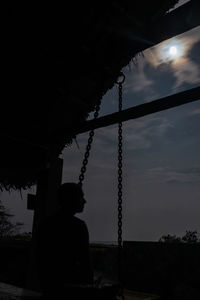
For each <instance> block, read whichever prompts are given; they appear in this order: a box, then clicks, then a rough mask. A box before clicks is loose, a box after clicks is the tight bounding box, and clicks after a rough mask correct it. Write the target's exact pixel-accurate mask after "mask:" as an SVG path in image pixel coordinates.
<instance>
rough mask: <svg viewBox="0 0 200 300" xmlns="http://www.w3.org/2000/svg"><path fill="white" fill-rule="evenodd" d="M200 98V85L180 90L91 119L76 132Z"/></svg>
mask: <svg viewBox="0 0 200 300" xmlns="http://www.w3.org/2000/svg"><path fill="white" fill-rule="evenodd" d="M197 100H200V87H196V88H193V89H190V90H187V91H184V92H180V93H177V94H174V95H171V96H167V97H164V98H160V99H158V100H154V101H152V102H148V103H144V104H141V105H138V106H134V107H131V108H128V109H125V110H123V111H122V112H121V113H119V112H116V113H113V114H110V115H107V116H104V117H100V118H98V119H96V120H90V121H86V122H85V123H83V125H82V126H81V128H79V129H78V130H77V131H76V132H75V134H80V133H84V132H87V131H89V130H91V129H97V128H102V127H106V126H110V125H113V124H116V123H118V122H119V121H122V122H124V121H128V120H131V119H137V118H141V117H144V116H147V115H150V114H153V113H156V112H159V111H163V110H166V109H169V108H173V107H176V106H179V105H183V104H186V103H190V102H194V101H197Z"/></svg>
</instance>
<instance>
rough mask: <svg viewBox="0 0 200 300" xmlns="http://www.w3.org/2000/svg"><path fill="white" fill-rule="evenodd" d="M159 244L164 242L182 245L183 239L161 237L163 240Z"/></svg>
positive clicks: (169, 236)
mask: <svg viewBox="0 0 200 300" xmlns="http://www.w3.org/2000/svg"><path fill="white" fill-rule="evenodd" d="M159 242H164V243H180V242H181V238H180V237H177V236H176V235H170V234H167V235H163V236H161V238H160V239H159Z"/></svg>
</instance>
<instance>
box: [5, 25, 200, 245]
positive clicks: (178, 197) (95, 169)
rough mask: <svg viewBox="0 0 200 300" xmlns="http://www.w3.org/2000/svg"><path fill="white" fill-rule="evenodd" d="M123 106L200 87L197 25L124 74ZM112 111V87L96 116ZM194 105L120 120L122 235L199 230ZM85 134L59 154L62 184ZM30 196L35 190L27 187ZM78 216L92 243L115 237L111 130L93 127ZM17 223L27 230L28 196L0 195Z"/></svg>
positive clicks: (72, 171)
mask: <svg viewBox="0 0 200 300" xmlns="http://www.w3.org/2000/svg"><path fill="white" fill-rule="evenodd" d="M123 71H124V73H125V75H126V81H125V84H124V100H123V108H124V109H125V108H128V107H132V106H135V105H138V104H140V103H144V102H148V101H151V100H156V99H158V98H160V97H162V96H166V95H170V94H174V93H176V92H179V91H183V90H186V89H190V88H192V87H195V86H198V85H199V84H200V27H197V28H195V29H193V30H191V31H189V32H187V33H185V34H183V35H180V36H177V37H175V38H173V39H170V40H168V41H165V42H163V43H161V44H159V45H157V46H155V47H152V48H151V49H148V50H146V51H144V52H143V54H141V55H139V56H137V58H136V60H134V62H132V63H131V64H130V65H129V66H128V67H126V68H125V69H124V70H123ZM115 111H117V87H114V88H113V89H112V90H110V91H109V92H108V93H107V94H106V95H105V96H104V98H103V100H102V107H101V115H105V114H108V113H112V112H115ZM199 132H200V101H197V102H196V103H191V104H186V105H183V106H180V107H177V108H173V109H170V110H167V111H164V112H160V113H156V114H152V115H149V116H145V117H143V118H140V119H137V120H131V121H127V122H124V123H123V134H124V145H123V147H124V148H123V151H124V152H123V158H124V163H123V186H124V200H123V201H124V203H123V237H124V240H158V239H159V237H160V236H162V235H163V234H168V233H170V234H176V235H183V234H184V232H185V230H197V231H198V232H199V233H200V222H199V213H200V155H199V153H200V138H199ZM87 136H88V134H87V133H86V134H81V135H79V136H78V137H77V142H78V145H79V148H80V149H79V148H78V147H77V145H76V143H75V142H74V143H73V144H72V146H71V147H70V148H66V149H65V150H64V151H63V154H62V158H63V159H64V170H63V182H65V181H76V182H77V180H78V175H79V171H80V167H81V161H82V158H83V154H84V149H85V145H86V142H87ZM32 191H34V188H33V189H32ZM84 191H85V196H86V199H87V204H86V208H85V212H84V213H83V214H82V215H80V218H82V219H84V220H85V221H86V222H87V224H88V228H89V231H90V240H91V241H115V240H116V239H117V126H109V127H106V128H103V129H98V130H96V133H95V139H94V143H93V148H92V152H91V157H90V161H89V165H88V171H87V174H86V179H85V182H84ZM1 198H2V199H3V201H4V204H5V205H6V206H7V207H8V208H9V209H11V212H13V213H15V216H16V217H15V219H16V220H18V221H22V222H24V223H25V227H24V229H25V230H28V231H29V230H31V222H32V212H30V211H27V210H26V193H24V194H23V197H22V198H21V197H20V195H19V194H16V193H11V194H8V193H5V192H4V193H3V194H2V195H1Z"/></svg>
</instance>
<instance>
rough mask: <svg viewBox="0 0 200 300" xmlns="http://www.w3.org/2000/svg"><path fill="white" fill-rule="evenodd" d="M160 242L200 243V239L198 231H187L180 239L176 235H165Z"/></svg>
mask: <svg viewBox="0 0 200 300" xmlns="http://www.w3.org/2000/svg"><path fill="white" fill-rule="evenodd" d="M159 242H164V243H190V244H191V243H200V239H199V238H198V233H197V231H196V230H194V231H190V230H186V233H185V235H183V236H182V237H178V236H176V235H170V234H167V235H163V236H162V237H161V238H160V239H159Z"/></svg>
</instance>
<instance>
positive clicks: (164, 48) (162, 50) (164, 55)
mask: <svg viewBox="0 0 200 300" xmlns="http://www.w3.org/2000/svg"><path fill="white" fill-rule="evenodd" d="M185 52H186V49H185V47H184V43H183V42H182V41H181V40H178V39H172V40H170V41H165V42H163V43H162V44H160V46H159V48H158V52H157V53H158V59H159V61H160V63H168V62H172V61H177V60H178V59H179V58H181V57H183V56H184V55H185Z"/></svg>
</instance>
